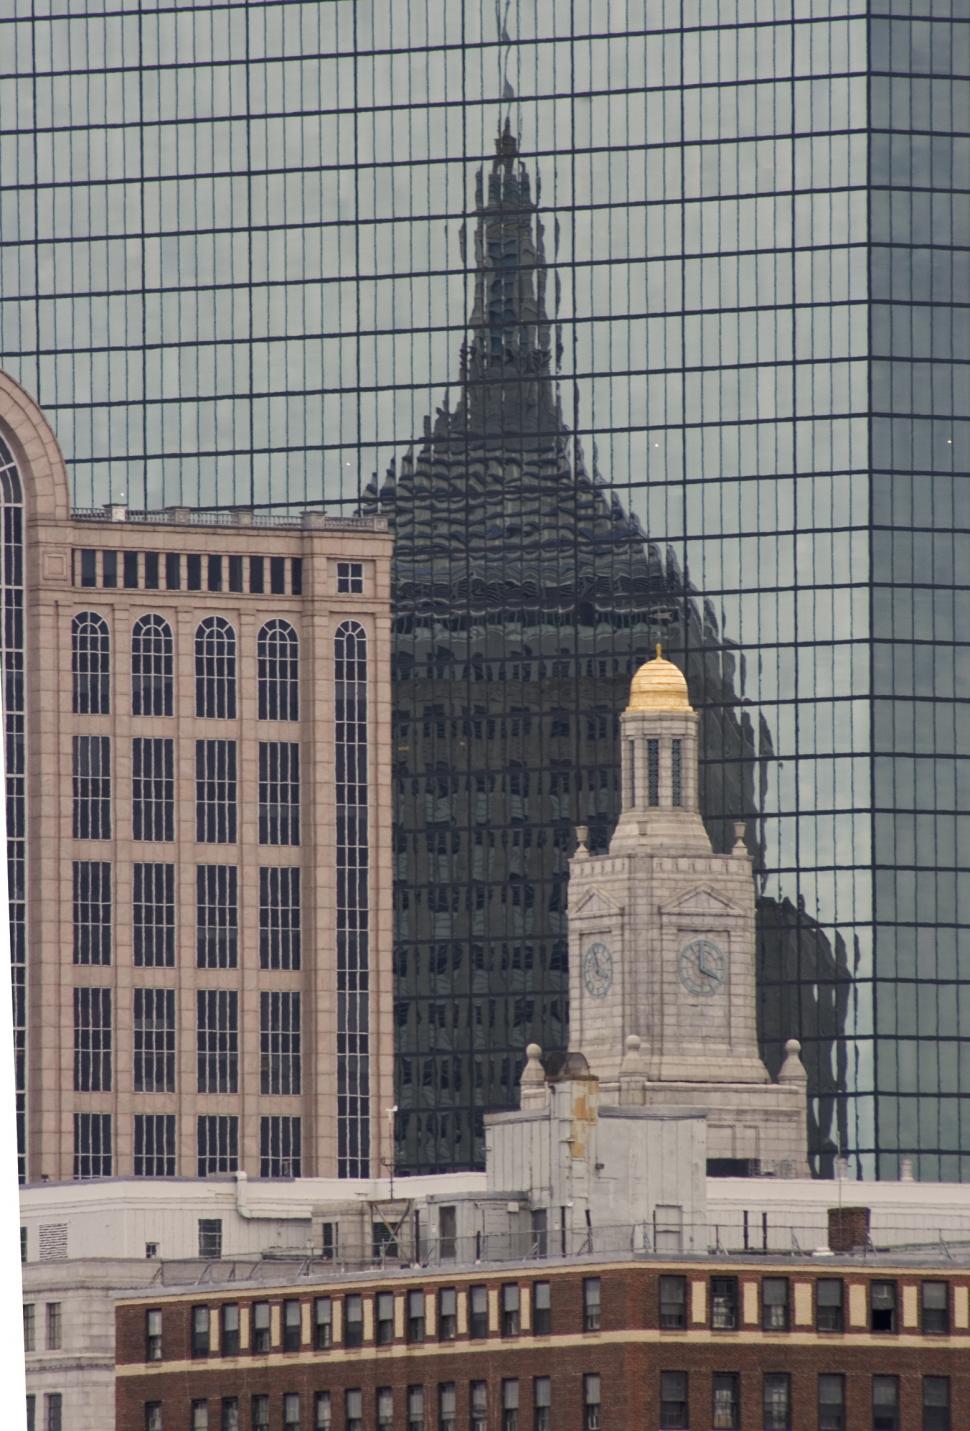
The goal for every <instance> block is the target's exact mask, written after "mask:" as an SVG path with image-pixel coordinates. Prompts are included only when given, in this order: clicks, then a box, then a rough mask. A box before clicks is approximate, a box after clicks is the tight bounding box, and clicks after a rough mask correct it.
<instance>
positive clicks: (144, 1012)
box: [132, 988, 175, 1093]
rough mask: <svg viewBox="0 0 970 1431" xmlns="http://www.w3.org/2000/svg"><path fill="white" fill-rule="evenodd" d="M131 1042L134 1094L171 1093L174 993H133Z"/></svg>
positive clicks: (136, 990) (137, 990)
mask: <svg viewBox="0 0 970 1431" xmlns="http://www.w3.org/2000/svg"><path fill="white" fill-rule="evenodd" d="M132 1038H133V1050H134V1069H133V1073H134V1087H135V1092H136V1093H174V1092H175V990H174V989H155V988H153V989H135V990H134V1025H133V1029H132Z"/></svg>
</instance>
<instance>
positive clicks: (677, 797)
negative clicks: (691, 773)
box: [670, 740, 684, 805]
mask: <svg viewBox="0 0 970 1431" xmlns="http://www.w3.org/2000/svg"><path fill="white" fill-rule="evenodd" d="M683 780H684V742H683V741H682V740H672V741H671V742H670V803H671V804H672V805H682V804H683V803H684V785H683Z"/></svg>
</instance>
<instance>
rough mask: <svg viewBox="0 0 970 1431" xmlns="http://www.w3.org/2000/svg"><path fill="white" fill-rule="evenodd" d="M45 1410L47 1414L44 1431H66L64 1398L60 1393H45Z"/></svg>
mask: <svg viewBox="0 0 970 1431" xmlns="http://www.w3.org/2000/svg"><path fill="white" fill-rule="evenodd" d="M44 1409H45V1411H46V1413H47V1418H46V1423H45V1426H44V1431H64V1419H63V1413H64V1396H63V1393H62V1392H60V1391H47V1392H45V1393H44Z"/></svg>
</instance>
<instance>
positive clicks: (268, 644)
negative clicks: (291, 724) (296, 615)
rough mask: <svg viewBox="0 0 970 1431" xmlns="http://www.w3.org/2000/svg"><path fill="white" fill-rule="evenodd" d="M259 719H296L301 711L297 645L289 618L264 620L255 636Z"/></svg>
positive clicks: (298, 650)
mask: <svg viewBox="0 0 970 1431" xmlns="http://www.w3.org/2000/svg"><path fill="white" fill-rule="evenodd" d="M256 661H257V667H258V672H259V719H260V720H296V719H297V718H298V716H299V713H300V700H299V675H300V646H299V641H298V640H297V635H296V632H295V631H294V630H293V627H292V626H291V625H290V623H289V622H288V621H267V623H266V625H265V626H264V627H263V629H262V630H261V631H260V633H259V635H258V636H257V638H256Z"/></svg>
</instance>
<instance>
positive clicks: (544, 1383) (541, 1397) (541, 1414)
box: [532, 1376, 666, 1431]
mask: <svg viewBox="0 0 970 1431" xmlns="http://www.w3.org/2000/svg"><path fill="white" fill-rule="evenodd" d="M532 1405H533V1408H534V1413H535V1414H534V1416H533V1422H532V1431H552V1378H551V1377H549V1376H536V1377H533V1380H532ZM664 1425H666V1422H665V1423H664Z"/></svg>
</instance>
